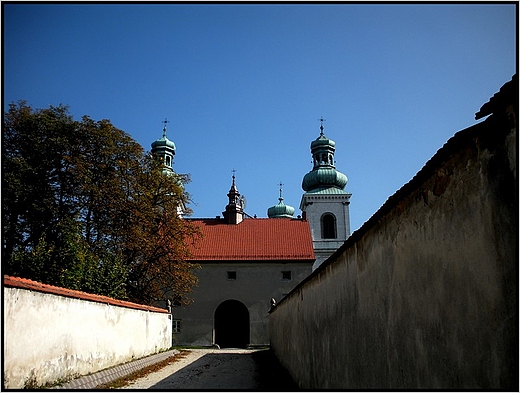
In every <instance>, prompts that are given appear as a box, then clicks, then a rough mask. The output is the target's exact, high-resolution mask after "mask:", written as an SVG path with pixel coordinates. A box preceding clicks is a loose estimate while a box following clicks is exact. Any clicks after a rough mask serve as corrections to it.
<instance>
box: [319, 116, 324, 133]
mask: <svg viewBox="0 0 520 393" xmlns="http://www.w3.org/2000/svg"><path fill="white" fill-rule="evenodd" d="M318 121H319V122H320V135H323V130H324V127H323V122H324V121H325V119H324V118H323V116H321V117H320V118H319V119H318Z"/></svg>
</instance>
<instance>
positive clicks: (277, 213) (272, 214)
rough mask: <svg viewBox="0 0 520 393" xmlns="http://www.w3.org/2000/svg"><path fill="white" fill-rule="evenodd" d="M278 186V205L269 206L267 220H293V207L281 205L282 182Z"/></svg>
mask: <svg viewBox="0 0 520 393" xmlns="http://www.w3.org/2000/svg"><path fill="white" fill-rule="evenodd" d="M279 186H280V197H279V198H278V204H276V205H274V206H271V207H270V208H269V209H267V216H268V217H269V218H293V214H294V207H292V206H289V205H286V204H285V203H283V198H282V186H283V184H282V182H280V184H279Z"/></svg>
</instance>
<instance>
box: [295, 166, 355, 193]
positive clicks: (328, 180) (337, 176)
mask: <svg viewBox="0 0 520 393" xmlns="http://www.w3.org/2000/svg"><path fill="white" fill-rule="evenodd" d="M347 181H348V179H347V176H345V175H344V174H343V173H341V172H340V171H337V170H336V168H326V167H325V168H323V167H319V168H316V169H313V170H312V171H310V172H309V173H307V174H306V175H305V176H304V177H303V181H302V188H303V190H304V191H307V192H311V191H313V190H318V189H320V190H322V189H324V188H339V189H340V190H343V189H344V188H345V186H346V185H347Z"/></svg>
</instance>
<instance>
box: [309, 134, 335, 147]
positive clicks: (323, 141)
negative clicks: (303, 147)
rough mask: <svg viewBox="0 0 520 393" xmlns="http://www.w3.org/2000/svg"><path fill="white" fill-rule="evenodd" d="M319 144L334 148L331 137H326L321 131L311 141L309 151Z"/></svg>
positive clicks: (319, 145)
mask: <svg viewBox="0 0 520 393" xmlns="http://www.w3.org/2000/svg"><path fill="white" fill-rule="evenodd" d="M321 146H326V147H330V148H332V149H333V150H334V149H335V146H336V142H334V141H333V140H332V139H329V138H327V137H326V136H325V135H324V134H323V133H321V134H320V136H319V137H318V138H317V139H315V140H313V141H312V142H311V151H312V150H314V149H316V148H318V147H321Z"/></svg>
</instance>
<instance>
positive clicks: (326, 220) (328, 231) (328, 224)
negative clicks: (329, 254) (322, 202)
mask: <svg viewBox="0 0 520 393" xmlns="http://www.w3.org/2000/svg"><path fill="white" fill-rule="evenodd" d="M336 237H337V235H336V217H334V214H332V213H325V214H324V215H323V216H321V238H322V239H336Z"/></svg>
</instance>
